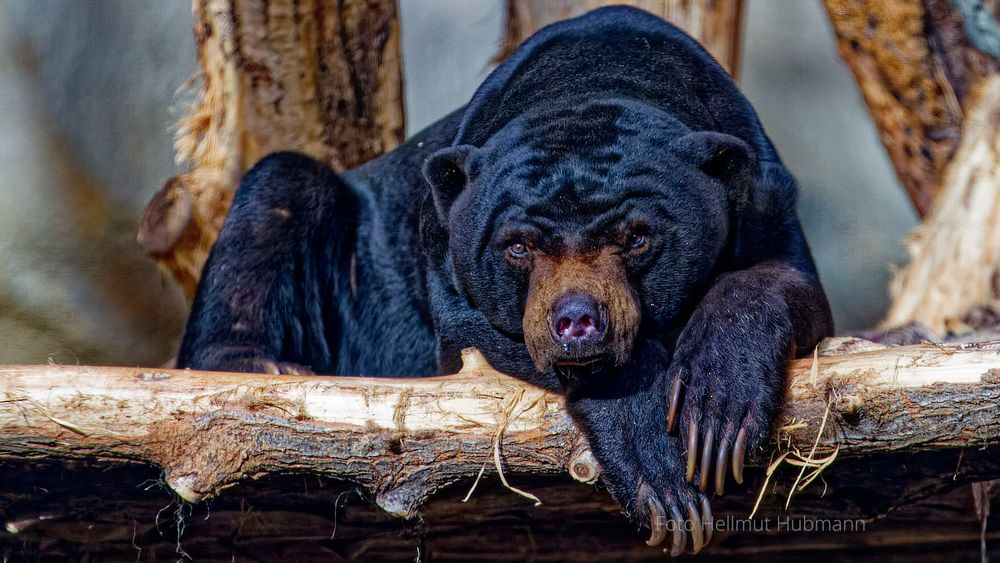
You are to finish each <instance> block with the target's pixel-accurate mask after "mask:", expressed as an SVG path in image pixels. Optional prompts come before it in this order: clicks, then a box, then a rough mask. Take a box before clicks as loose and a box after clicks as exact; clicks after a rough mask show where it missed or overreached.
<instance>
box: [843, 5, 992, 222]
mask: <svg viewBox="0 0 1000 563" xmlns="http://www.w3.org/2000/svg"><path fill="white" fill-rule="evenodd" d="M824 4H825V6H826V10H827V13H828V14H829V16H830V22H831V23H832V24H833V29H834V31H835V32H836V34H837V46H838V49H839V51H840V55H841V57H842V58H843V59H844V62H846V63H847V65H848V67H850V69H851V71H852V72H853V73H854V77H855V78H856V79H857V82H858V86H859V88H860V89H861V93H862V94H863V96H864V100H865V103H866V104H867V105H868V109H869V111H870V113H871V115H872V119H874V121H875V125H876V126H877V127H878V130H879V135H880V136H881V138H882V143H883V144H884V145H885V148H886V151H887V152H888V153H889V157H890V159H891V160H892V163H893V166H894V167H895V169H896V174H897V176H898V177H899V179H900V182H902V184H903V186H904V187H905V188H906V191H907V193H908V194H909V196H910V199H911V200H912V201H913V205H914V207H915V208H916V210H917V212H918V213H919V214H920V215H921V216H923V215H926V214H927V213H928V212H930V210H931V207H932V204H933V203H934V200H935V198H936V197H937V194H938V193H939V192H940V191H941V190H942V189H943V186H944V182H945V180H944V178H945V168H946V167H947V165H948V163H949V162H951V161H952V160H953V157H954V155H955V151H956V150H957V149H958V146H959V143H960V142H961V139H962V136H963V131H962V125H963V121H964V118H965V116H966V115H967V114H968V111H969V109H970V108H971V107H972V105H973V104H974V103H975V102H974V100H975V95H974V93H975V92H976V91H977V88H978V87H979V86H981V84H982V81H983V80H984V79H985V78H987V77H989V76H990V75H993V74H995V73H997V71H998V69H1000V63H998V60H997V59H995V58H993V57H991V56H990V55H989V54H988V53H985V52H983V51H981V50H980V49H979V48H977V46H976V44H974V43H973V41H971V40H970V34H969V33H968V30H969V29H970V28H971V29H977V30H978V29H983V31H981V32H978V35H977V37H981V36H984V35H985V36H988V34H989V33H990V31H989V28H988V26H987V27H985V28H984V27H983V26H982V25H980V26H977V25H976V24H977V22H979V21H980V19H982V20H984V21H988V18H989V17H990V16H991V14H992V15H993V17H995V14H996V12H995V6H994V7H992V8H991V7H989V6H986V5H985V4H984V3H983V2H949V0H899V1H893V2H886V1H884V0H824ZM977 4H978V6H979V9H976V8H975V6H974V5H977ZM986 4H989V3H986ZM991 10H993V11H991ZM998 37H1000V36H998ZM980 43H981V42H980Z"/></svg>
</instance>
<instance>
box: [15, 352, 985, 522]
mask: <svg viewBox="0 0 1000 563" xmlns="http://www.w3.org/2000/svg"><path fill="white" fill-rule="evenodd" d="M868 344H871V343H868ZM871 347H872V348H874V349H870V350H868V351H855V352H852V353H847V354H840V355H831V356H818V357H816V358H815V359H805V360H798V361H795V362H792V363H791V364H790V367H789V369H790V372H789V373H790V377H791V385H790V387H789V394H788V397H787V408H786V409H785V412H784V413H783V416H782V422H781V423H780V424H779V427H780V428H779V431H778V438H779V444H780V445H781V448H782V450H784V451H793V452H798V457H799V458H811V459H819V458H821V457H823V456H826V455H828V454H830V453H831V452H839V455H840V456H841V457H844V456H845V455H846V456H850V455H852V454H854V455H864V456H866V458H867V457H871V456H876V458H877V456H879V455H887V454H891V453H892V452H902V451H905V452H906V453H907V454H908V455H912V454H914V453H915V452H921V451H930V452H940V451H948V450H952V449H955V448H982V447H985V446H987V445H989V444H996V442H997V441H998V439H1000V409H998V408H997V404H998V403H1000V376H998V375H997V374H998V373H1000V350H998V349H996V348H994V347H989V346H973V345H966V346H944V345H918V346H906V347H897V348H880V347H878V346H877V345H871ZM827 348H828V349H829V350H830V353H835V352H837V348H836V347H830V346H827ZM841 348H842V346H841ZM853 349H855V350H857V349H858V347H857V345H856V342H855V346H854V347H853ZM0 381H2V382H3V386H2V391H0V456H2V457H4V458H8V459H10V458H13V459H23V460H42V459H76V460H95V459H96V460H99V461H101V462H116V461H117V462H145V463H150V464H153V465H156V466H159V467H161V468H163V471H164V479H165V482H166V483H167V485H169V486H170V487H171V488H172V489H173V490H174V491H175V492H176V493H177V494H178V495H179V496H180V497H182V498H184V499H185V500H189V501H198V500H201V499H204V498H207V497H211V496H214V495H217V494H218V493H219V492H220V491H221V490H222V489H224V488H226V487H228V486H232V485H233V484H235V483H237V482H238V481H240V480H242V479H246V478H251V477H252V478H259V477H262V476H264V475H268V474H283V473H289V472H300V473H309V474H314V475H321V476H330V477H336V478H338V479H343V480H347V481H351V482H354V483H357V484H359V485H361V486H363V487H364V488H365V489H366V490H367V491H369V493H370V494H371V495H372V496H373V497H374V498H375V500H376V502H377V503H378V504H379V505H380V506H381V507H382V508H384V509H385V510H387V511H389V512H390V513H393V514H398V515H403V516H411V515H413V514H415V513H416V510H417V508H418V507H419V506H420V505H421V504H422V503H423V502H424V501H425V500H426V499H427V498H428V497H429V496H430V495H432V494H433V493H434V492H436V491H438V490H441V489H442V488H444V487H447V486H448V485H451V484H453V483H456V482H458V481H460V480H462V479H468V478H470V477H475V476H476V475H478V474H480V473H481V472H482V471H483V470H484V468H485V469H486V470H487V471H488V472H490V473H493V472H494V471H495V470H499V469H502V473H501V475H503V474H510V475H526V474H532V475H552V474H565V473H566V472H567V470H568V468H573V470H572V474H574V475H575V476H577V478H578V479H580V480H586V481H592V480H593V479H594V478H595V477H596V476H597V474H598V472H599V468H598V467H597V466H596V464H595V463H594V462H593V460H592V458H591V457H590V456H589V455H588V454H587V450H586V447H585V446H581V443H582V440H583V439H582V438H581V436H580V434H579V432H578V431H577V429H576V428H575V426H574V425H573V423H572V421H571V420H570V419H569V418H568V417H567V415H566V414H565V411H564V410H563V408H562V399H561V398H560V397H558V396H556V395H552V394H548V393H545V392H543V391H542V390H540V389H537V388H534V387H530V386H527V385H525V384H524V383H522V382H520V381H518V380H515V379H513V378H510V377H508V376H505V375H503V374H500V373H498V372H496V371H494V370H493V369H492V368H490V367H489V365H488V364H486V362H485V361H484V360H483V359H482V357H481V356H479V355H478V353H475V352H474V351H470V352H469V353H467V354H466V357H465V366H464V368H463V370H462V371H461V372H460V373H458V374H457V375H453V376H446V377H433V378H426V379H376V378H359V377H343V378H322V377H298V376H263V375H248V374H226V373H203V372H194V371H189V370H150V369H144V368H107V367H79V366H7V367H0ZM824 421H825V422H824ZM807 452H810V453H807ZM760 453H762V454H763V453H768V452H760ZM756 461H757V462H758V463H761V462H763V461H765V460H764V459H763V458H759V459H757V460H756ZM866 466H868V467H873V465H872V464H871V463H866ZM880 477H881V478H885V477H886V476H885V475H882V476H880ZM511 486H512V487H516V486H517V483H516V481H515V482H512V483H511Z"/></svg>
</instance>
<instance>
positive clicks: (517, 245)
mask: <svg viewBox="0 0 1000 563" xmlns="http://www.w3.org/2000/svg"><path fill="white" fill-rule="evenodd" d="M507 254H510V257H511V258H518V259H521V258H527V257H528V254H530V251H529V250H528V246H527V245H525V244H524V243H523V242H512V243H510V245H509V246H507Z"/></svg>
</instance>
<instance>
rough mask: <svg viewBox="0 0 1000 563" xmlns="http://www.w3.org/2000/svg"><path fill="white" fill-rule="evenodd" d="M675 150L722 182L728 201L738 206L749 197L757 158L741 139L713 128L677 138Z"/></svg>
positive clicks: (681, 156) (686, 160) (674, 145)
mask: <svg viewBox="0 0 1000 563" xmlns="http://www.w3.org/2000/svg"><path fill="white" fill-rule="evenodd" d="M673 148H674V151H675V153H676V154H677V155H678V156H679V157H680V158H681V159H683V160H684V161H685V162H688V163H689V164H691V165H692V166H695V167H697V168H698V169H700V170H701V171H702V172H704V173H705V174H707V175H709V176H711V177H713V178H716V179H717V180H719V181H720V182H722V183H723V184H725V186H726V188H727V190H728V195H729V198H730V201H732V202H733V203H734V204H736V205H737V206H741V205H742V204H743V203H744V202H745V201H746V199H747V197H748V196H749V188H750V184H751V182H752V181H753V177H754V175H755V174H756V169H757V157H756V155H755V154H754V151H753V149H751V148H750V145H748V144H747V143H746V142H744V141H743V140H742V139H739V138H737V137H734V136H732V135H728V134H726V133H718V132H715V131H697V132H694V133H688V134H687V135H684V136H683V137H681V138H679V139H677V140H676V141H675V142H674V144H673Z"/></svg>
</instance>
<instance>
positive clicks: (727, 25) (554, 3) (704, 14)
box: [497, 0, 743, 77]
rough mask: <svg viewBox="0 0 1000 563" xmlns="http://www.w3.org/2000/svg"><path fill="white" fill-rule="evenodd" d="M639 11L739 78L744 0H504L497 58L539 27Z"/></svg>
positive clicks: (502, 56)
mask: <svg viewBox="0 0 1000 563" xmlns="http://www.w3.org/2000/svg"><path fill="white" fill-rule="evenodd" d="M613 4H624V5H629V6H635V7H637V8H642V9H643V10H646V11H647V12H650V13H652V14H656V15H657V16H660V17H661V18H663V19H665V20H667V21H669V22H671V23H673V24H675V25H677V26H678V27H680V28H681V29H683V30H684V31H686V32H687V33H689V34H690V35H691V36H693V37H694V38H695V39H697V40H698V41H699V42H700V43H701V44H702V45H704V46H705V48H706V49H708V52H710V53H711V54H712V55H713V56H714V57H715V58H716V59H717V60H718V61H719V62H720V63H722V66H723V67H725V69H726V70H727V71H728V72H729V74H730V75H731V76H734V77H735V76H737V75H738V74H739V62H740V36H741V33H742V30H743V25H742V22H743V0H731V1H727V2H717V1H714V0H626V1H609V0H507V21H506V24H505V31H504V36H503V43H502V46H501V48H500V53H499V54H498V55H497V58H498V59H500V60H502V59H504V58H506V57H507V55H509V54H510V53H511V52H512V51H513V50H514V49H515V48H517V46H518V45H520V44H521V42H522V41H524V40H525V39H527V38H528V37H529V36H530V35H532V34H533V33H535V32H536V31H538V30H539V29H541V28H542V27H544V26H546V25H548V24H550V23H555V22H557V21H559V20H564V19H567V18H572V17H575V16H579V15H582V14H584V13H586V12H589V11H590V10H593V9H596V8H600V7H601V6H610V5H613Z"/></svg>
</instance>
